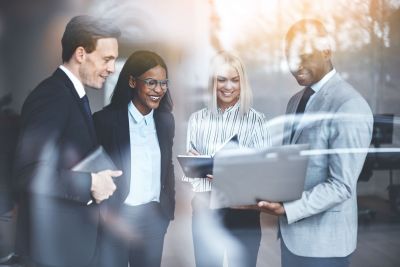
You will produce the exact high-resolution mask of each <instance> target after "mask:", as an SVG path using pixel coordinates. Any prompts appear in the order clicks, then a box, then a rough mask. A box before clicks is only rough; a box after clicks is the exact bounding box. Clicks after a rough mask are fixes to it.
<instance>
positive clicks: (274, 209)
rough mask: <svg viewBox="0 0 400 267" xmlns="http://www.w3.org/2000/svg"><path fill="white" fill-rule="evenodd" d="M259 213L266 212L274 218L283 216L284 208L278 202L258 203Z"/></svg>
mask: <svg viewBox="0 0 400 267" xmlns="http://www.w3.org/2000/svg"><path fill="white" fill-rule="evenodd" d="M257 206H258V208H259V210H260V211H262V212H266V213H269V214H272V215H275V216H280V215H285V208H284V207H283V205H282V203H279V202H268V201H260V202H258V203H257Z"/></svg>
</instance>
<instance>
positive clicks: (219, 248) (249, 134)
mask: <svg viewBox="0 0 400 267" xmlns="http://www.w3.org/2000/svg"><path fill="white" fill-rule="evenodd" d="M209 94H210V101H209V105H208V107H206V108H204V109H201V110H199V111H197V112H194V113H193V114H192V115H191V116H190V119H189V124H188V130H187V151H188V153H189V154H201V155H211V154H213V153H214V152H215V151H216V149H217V148H218V147H220V146H221V144H223V143H224V142H226V141H227V139H228V138H229V137H231V136H233V135H234V134H237V136H238V141H239V146H241V147H251V148H260V147H266V146H269V145H270V138H269V134H268V131H267V129H266V120H265V117H264V115H263V114H262V113H260V112H257V111H256V110H254V109H253V108H251V104H252V91H251V88H250V86H249V83H248V80H247V74H246V72H245V69H244V66H243V63H242V62H241V60H240V59H239V58H238V57H237V56H235V55H233V54H231V53H228V52H219V53H218V54H217V55H216V56H215V57H214V58H213V59H212V62H211V71H210V79H209ZM208 177H209V178H208V179H207V178H193V177H190V178H189V177H184V178H183V181H187V182H190V183H191V184H192V188H193V191H194V192H195V193H194V198H193V200H192V210H193V214H192V233H193V245H194V252H195V261H196V266H197V267H201V266H207V267H209V266H222V264H223V257H224V251H226V252H227V259H228V263H229V266H237V265H240V266H249V267H250V266H256V261H257V254H258V249H259V245H260V240H261V228H260V213H259V212H258V211H254V210H238V209H231V208H226V209H218V210H211V209H209V208H208V207H209V198H210V191H211V187H212V182H211V180H212V176H208ZM245 182H246V177H243V183H245ZM215 219H217V221H218V222H219V225H221V226H222V230H223V231H222V232H223V233H224V234H223V236H224V237H223V238H222V237H221V236H220V235H218V234H216V233H217V232H218V233H220V232H221V231H219V230H215V229H210V228H211V227H207V225H213V223H210V224H209V222H210V220H211V221H214V222H215ZM216 231H217V232H216ZM225 237H227V238H225ZM228 240H230V241H232V240H233V243H232V242H228ZM229 244H234V246H230V245H229ZM237 249H239V251H238V250H237ZM238 252H239V253H238Z"/></svg>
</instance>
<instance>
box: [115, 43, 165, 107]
mask: <svg viewBox="0 0 400 267" xmlns="http://www.w3.org/2000/svg"><path fill="white" fill-rule="evenodd" d="M156 66H161V67H162V68H163V69H165V72H166V74H167V78H168V68H167V65H166V64H165V62H164V60H163V59H162V58H161V57H160V56H159V55H158V54H156V53H154V52H151V51H146V50H139V51H135V52H134V53H133V54H131V55H130V56H129V58H128V59H127V60H126V62H125V64H124V66H123V67H122V70H121V73H120V74H119V77H118V81H117V84H116V85H115V88H114V92H113V94H112V97H111V104H110V105H111V106H113V107H124V106H126V105H128V103H129V102H130V101H131V100H132V99H133V98H134V97H135V94H134V91H133V90H134V89H133V88H131V87H130V86H129V77H130V76H132V77H134V78H136V77H139V76H141V75H142V74H143V73H145V72H146V71H148V70H150V69H152V68H154V67H156ZM172 107H173V103H172V98H171V94H170V92H169V90H167V92H166V93H165V95H164V97H163V98H162V99H161V102H160V106H159V107H158V109H159V110H161V111H172Z"/></svg>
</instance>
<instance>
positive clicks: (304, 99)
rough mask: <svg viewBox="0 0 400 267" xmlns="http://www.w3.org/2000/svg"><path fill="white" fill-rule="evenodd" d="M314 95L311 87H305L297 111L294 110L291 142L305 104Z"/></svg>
mask: <svg viewBox="0 0 400 267" xmlns="http://www.w3.org/2000/svg"><path fill="white" fill-rule="evenodd" d="M314 93H315V92H314V90H313V89H312V88H311V87H307V88H306V89H305V90H304V93H303V96H302V97H301V99H300V102H299V105H298V106H297V109H296V118H295V123H294V125H293V128H292V135H291V137H290V141H292V139H293V136H294V132H295V131H296V129H297V126H298V124H299V122H300V119H301V116H302V114H303V113H304V110H305V109H306V106H307V102H308V100H310V97H311V96H312V95H313V94H314Z"/></svg>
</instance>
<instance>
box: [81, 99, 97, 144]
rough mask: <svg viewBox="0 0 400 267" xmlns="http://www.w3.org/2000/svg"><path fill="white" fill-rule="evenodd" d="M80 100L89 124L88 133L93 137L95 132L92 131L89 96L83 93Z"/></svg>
mask: <svg viewBox="0 0 400 267" xmlns="http://www.w3.org/2000/svg"><path fill="white" fill-rule="evenodd" d="M81 101H82V105H83V109H84V111H85V115H86V121H87V122H88V124H89V128H90V133H91V134H92V136H93V137H94V138H95V137H96V134H95V131H94V123H93V117H92V111H91V110H90V105H89V98H88V97H87V95H84V96H83V97H82V98H81Z"/></svg>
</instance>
